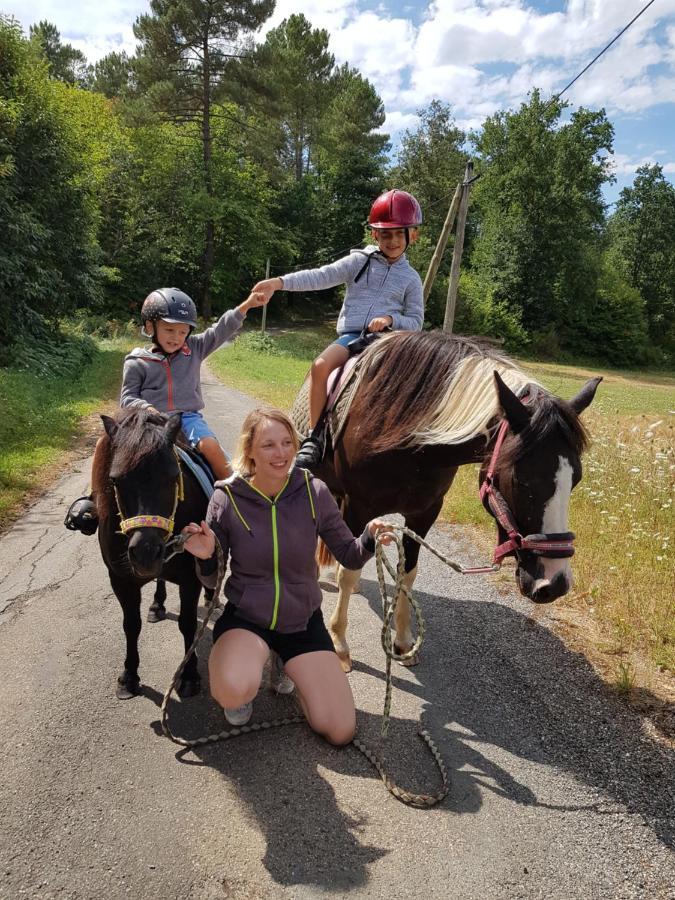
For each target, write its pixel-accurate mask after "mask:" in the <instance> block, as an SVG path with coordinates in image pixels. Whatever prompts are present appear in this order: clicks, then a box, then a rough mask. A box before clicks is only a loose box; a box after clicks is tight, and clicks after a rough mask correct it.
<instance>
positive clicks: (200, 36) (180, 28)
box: [134, 0, 274, 317]
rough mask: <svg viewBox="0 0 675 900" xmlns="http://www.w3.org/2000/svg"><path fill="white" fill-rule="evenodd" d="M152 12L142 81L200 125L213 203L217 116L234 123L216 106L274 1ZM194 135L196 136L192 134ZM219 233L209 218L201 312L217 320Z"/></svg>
mask: <svg viewBox="0 0 675 900" xmlns="http://www.w3.org/2000/svg"><path fill="white" fill-rule="evenodd" d="M150 7H151V10H152V12H151V13H150V14H146V15H142V16H139V17H138V19H137V20H136V23H135V25H134V34H135V35H136V37H137V38H138V39H139V40H140V41H141V44H142V47H141V52H140V54H139V57H138V61H137V75H138V80H139V85H140V87H141V88H145V87H147V89H148V91H149V94H150V98H151V100H153V101H154V102H155V104H156V107H157V109H159V110H160V111H161V112H162V113H163V114H164V115H165V116H167V117H168V118H170V119H171V120H172V121H174V122H184V123H190V122H196V123H197V125H198V127H199V139H200V141H201V151H202V179H203V186H204V193H205V196H206V198H207V203H210V202H211V201H212V200H213V199H214V185H213V174H212V166H211V159H212V153H213V148H212V127H213V122H214V119H215V118H216V116H221V117H225V118H228V117H230V118H231V117H232V113H231V112H230V111H229V110H227V109H225V108H224V109H220V110H215V109H214V104H215V103H216V102H217V101H222V100H224V99H226V98H227V96H228V79H229V78H230V77H234V72H235V71H236V69H235V68H234V67H233V66H232V60H233V58H234V57H236V56H237V55H239V54H238V52H237V50H238V48H237V45H236V42H237V40H238V39H239V38H240V36H242V35H244V36H245V35H246V34H248V33H250V32H253V31H256V30H257V29H258V28H259V27H260V26H261V25H262V24H263V22H265V20H266V19H267V18H269V16H270V15H271V14H272V11H273V9H274V0H238V2H236V3H233V2H223V0H151V4H150ZM191 133H192V132H190V134H191ZM214 229H215V224H214V220H213V218H212V217H210V216H207V219H206V225H205V230H204V252H203V261H202V267H201V269H202V271H201V282H202V284H201V304H200V305H201V311H202V313H203V315H204V316H207V317H208V316H210V314H211V295H210V291H211V276H212V272H213V266H214V254H215V245H214Z"/></svg>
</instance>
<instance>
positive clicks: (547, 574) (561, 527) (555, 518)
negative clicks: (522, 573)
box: [537, 456, 574, 589]
mask: <svg viewBox="0 0 675 900" xmlns="http://www.w3.org/2000/svg"><path fill="white" fill-rule="evenodd" d="M573 474H574V473H573V469H572V466H571V465H570V463H569V461H568V460H567V459H566V458H565V457H564V456H559V457H558V471H557V472H556V475H555V491H554V492H553V496H552V497H551V499H550V500H549V501H548V503H547V504H546V506H545V507H544V518H543V520H542V523H541V530H542V531H543V532H544V533H545V534H561V533H563V532H565V531H568V530H569V525H568V522H569V510H570V497H571V496H572V476H573ZM542 563H543V564H544V578H543V580H541V581H538V582H537V585H538V586H540V585H541V584H542V583H543V581H548V582H550V581H551V580H552V579H553V577H554V575H556V574H557V573H558V572H562V573H563V574H564V576H565V578H566V579H567V583H568V586H569V587H571V586H572V569H571V567H570V562H569V559H568V558H564V559H548V558H547V557H545V556H544V557H542ZM568 589H569V588H568Z"/></svg>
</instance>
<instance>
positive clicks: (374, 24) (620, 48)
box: [0, 0, 675, 203]
mask: <svg viewBox="0 0 675 900" xmlns="http://www.w3.org/2000/svg"><path fill="white" fill-rule="evenodd" d="M646 3H647V0H567V2H563V0H532V2H525V0H436V2H431V3H427V2H423V0H277V5H276V9H275V12H274V14H273V16H272V18H271V19H269V20H268V22H266V23H265V26H264V27H263V28H262V29H261V31H260V32H259V34H258V35H257V37H256V39H259V40H262V39H264V34H265V32H266V31H268V30H269V29H270V28H273V27H274V26H276V25H278V24H279V23H280V22H281V21H282V20H283V19H284V18H286V17H287V16H289V15H291V14H292V13H299V12H302V13H304V15H305V16H306V17H307V18H308V19H309V21H310V22H311V23H312V24H313V25H314V26H315V27H320V28H325V29H327V31H328V32H329V35H330V49H331V51H332V53H333V54H334V55H335V58H336V60H337V62H339V63H342V62H348V63H349V64H350V65H352V66H354V67H355V68H357V69H358V70H359V71H360V72H361V73H362V74H363V75H364V76H366V77H367V78H368V79H369V80H370V81H371V82H372V83H373V85H374V86H375V88H376V90H377V91H378V93H379V95H380V97H381V98H382V100H383V101H384V104H385V109H386V113H387V119H386V122H385V125H384V127H383V130H384V131H386V132H387V133H388V134H390V135H391V139H392V145H393V149H394V152H395V150H396V146H397V144H398V142H399V140H400V138H401V135H402V134H403V133H404V132H405V130H406V129H408V128H409V129H414V128H415V126H416V124H417V122H418V121H419V119H418V115H417V113H418V110H420V109H422V108H424V107H426V106H427V105H428V104H429V103H430V101H431V100H433V99H440V100H442V101H445V102H447V103H449V104H450V105H451V107H452V111H453V115H454V117H455V120H456V122H457V124H458V125H459V126H460V127H461V128H463V129H466V130H468V129H475V128H479V127H480V125H481V123H482V122H483V121H484V120H485V118H486V117H487V116H488V115H490V114H492V113H494V112H495V111H497V110H500V109H517V108H518V106H519V105H520V103H521V102H523V101H526V100H527V94H528V91H530V90H531V89H532V88H533V87H535V86H536V87H539V88H540V89H541V91H542V94H543V96H544V97H547V96H551V95H553V94H554V93H555V92H556V91H560V90H561V89H562V88H563V87H565V85H566V84H567V83H568V82H569V81H571V80H572V78H574V76H575V75H577V74H578V73H579V72H580V71H581V69H583V68H584V66H585V65H586V64H587V63H588V62H590V60H591V59H592V58H593V57H594V56H595V55H596V53H598V52H599V51H600V50H601V49H602V48H603V47H604V46H605V45H606V44H607V43H609V41H610V40H611V39H612V38H613V37H614V36H615V35H616V34H617V33H618V32H619V31H620V30H621V29H622V28H623V27H624V26H625V25H626V24H627V23H628V22H629V21H630V20H631V19H632V18H633V16H634V15H635V14H636V13H638V12H639V11H640V9H642V7H643V6H645V4H646ZM148 9H149V2H148V0H106V2H105V3H98V4H91V3H85V4H82V3H81V2H80V0H0V11H2V12H3V13H5V14H9V15H12V16H14V17H15V18H16V19H17V20H18V21H19V22H20V23H21V25H22V26H23V28H24V31H25V32H26V33H28V27H29V25H31V24H33V23H36V22H38V21H40V20H43V19H46V20H48V21H50V22H52V23H54V24H55V25H56V27H57V28H58V29H59V31H60V32H61V39H62V41H63V42H64V43H70V44H73V45H74V46H75V47H78V48H79V49H80V50H82V51H83V52H84V54H85V55H86V57H87V59H88V60H89V61H90V62H95V61H96V60H97V59H99V58H100V57H101V56H104V55H105V54H106V53H109V52H110V51H111V50H118V51H119V50H122V49H124V50H126V51H127V52H129V53H133V52H134V50H135V46H136V42H135V39H134V36H133V31H132V25H133V22H134V20H135V18H136V17H137V16H138V15H139V14H141V13H143V12H147V11H148ZM564 99H566V100H568V101H570V103H571V104H572V109H574V108H575V107H577V106H586V107H589V108H592V109H599V108H604V109H605V110H606V112H607V115H608V117H609V119H610V120H611V121H612V123H613V125H614V129H615V140H614V159H613V165H614V173H615V175H616V179H617V182H616V184H615V185H614V186H612V187H609V188H608V189H607V190H606V192H605V195H606V199H607V201H608V202H610V203H611V202H613V201H614V200H616V198H617V196H618V194H619V191H620V190H621V188H623V187H626V186H628V185H630V184H631V183H632V181H633V178H634V175H635V170H636V169H637V167H638V166H640V165H643V164H644V163H659V164H660V165H661V166H662V167H663V170H664V174H666V176H667V177H668V178H669V179H670V180H671V181H673V182H674V183H675V0H655V2H654V3H653V4H652V5H651V6H650V7H649V9H648V10H647V11H646V12H645V13H644V14H643V15H642V16H641V17H640V18H639V19H638V20H637V22H635V23H634V24H633V25H632V26H631V28H630V29H629V30H628V31H627V32H626V33H625V34H624V35H623V36H622V37H621V38H620V39H619V40H618V41H617V43H616V44H614V46H613V47H612V48H611V49H610V50H609V51H608V52H607V53H606V54H605V55H604V56H603V57H602V59H600V60H599V61H598V62H597V63H595V65H594V66H592V67H591V68H590V69H589V71H588V72H587V73H586V74H585V75H583V76H582V78H581V79H580V80H579V81H578V82H577V83H576V84H575V85H574V86H573V87H572V88H571V89H570V90H569V91H568V92H566V94H565V98H564Z"/></svg>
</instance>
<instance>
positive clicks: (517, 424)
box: [493, 370, 530, 434]
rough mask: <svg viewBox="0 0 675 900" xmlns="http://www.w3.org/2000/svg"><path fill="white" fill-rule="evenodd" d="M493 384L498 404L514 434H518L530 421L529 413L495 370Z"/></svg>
mask: <svg viewBox="0 0 675 900" xmlns="http://www.w3.org/2000/svg"><path fill="white" fill-rule="evenodd" d="M493 374H494V376H495V386H496V388H497V396H498V397H499V405H500V406H501V408H502V409H503V410H504V415H505V416H506V419H507V421H508V423H509V426H510V427H511V431H513V433H514V434H518V432H519V431H522V430H523V428H525V427H526V426H527V425H529V423H530V414H529V412H528V410H527V408H526V407H525V406H524V405H523V404H522V403H521V402H520V400H519V399H518V398H517V397H516V395H515V394H514V393H513V391H512V390H511V388H510V387H509V386H508V385H507V384H506V383H505V382H504V381H503V379H502V377H501V376H500V374H499V372H497V371H496V370H495V372H494V373H493Z"/></svg>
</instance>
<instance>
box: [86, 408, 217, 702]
mask: <svg viewBox="0 0 675 900" xmlns="http://www.w3.org/2000/svg"><path fill="white" fill-rule="evenodd" d="M101 418H102V420H103V425H104V427H105V430H106V436H105V437H104V447H105V452H103V453H101V463H100V465H99V466H97V468H96V470H95V471H94V472H93V477H92V482H93V488H94V493H95V496H96V501H97V506H98V515H99V523H100V524H99V528H98V540H99V544H100V547H101V555H102V557H103V561H104V562H105V564H106V566H107V567H108V574H109V576H110V584H111V585H112V589H113V591H114V592H115V596H116V597H117V599H118V600H119V602H120V606H121V607H122V612H123V614H124V634H125V636H126V641H127V654H126V659H125V661H124V671H123V672H122V674H121V675H120V676H119V678H118V679H117V691H116V693H117V696H118V697H119V698H120V699H122V700H126V699H129V698H130V697H133V696H135V695H137V694H140V693H141V685H140V680H139V677H138V663H139V657H138V637H139V635H140V633H141V588H142V587H143V585H144V584H147V583H148V582H149V581H153V580H154V579H157V578H161V579H163V580H165V581H170V582H172V583H174V584H177V585H178V586H179V592H180V615H179V618H178V627H179V628H180V631H181V634H182V635H183V638H184V641H185V650H186V651H187V649H188V648H189V647H190V645H191V644H192V641H193V639H194V636H195V631H196V629H197V604H198V601H199V594H200V591H201V583H200V582H199V579H198V578H197V575H196V572H195V562H194V558H193V557H192V556H191V555H190V554H187V553H178V554H177V555H175V556H174V555H171V550H169V552H168V553H167V547H170V543H171V538H172V535H174V534H179V533H180V531H181V529H182V528H183V527H184V526H185V525H187V524H188V522H201V521H202V519H203V518H204V516H205V514H206V507H207V504H208V501H207V498H206V495H205V494H204V491H203V490H202V488H201V487H200V485H199V483H198V481H197V479H196V478H195V476H194V475H193V474H192V473H191V472H190V471H189V469H188V468H186V467H185V466H184V465H183V464H182V463H181V460H180V457H179V455H178V452H177V450H176V442H177V439H178V438H179V434H180V427H181V419H180V416H179V415H174V416H172V417H171V418H169V419H166V418H165V417H163V416H159V415H158V414H157V413H154V412H153V413H150V412H148V411H147V410H146V409H122V410H119V411H118V413H117V414H116V415H115V417H114V418H110V417H109V416H101ZM200 687H201V683H200V677H199V673H198V671H197V657H196V655H195V654H193V655H192V656H191V658H190V660H189V662H188V664H187V665H186V667H185V670H184V672H183V676H182V678H181V681H180V684H179V686H178V693H179V694H180V696H182V697H191V696H194V695H195V694H198V693H199V691H200Z"/></svg>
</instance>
